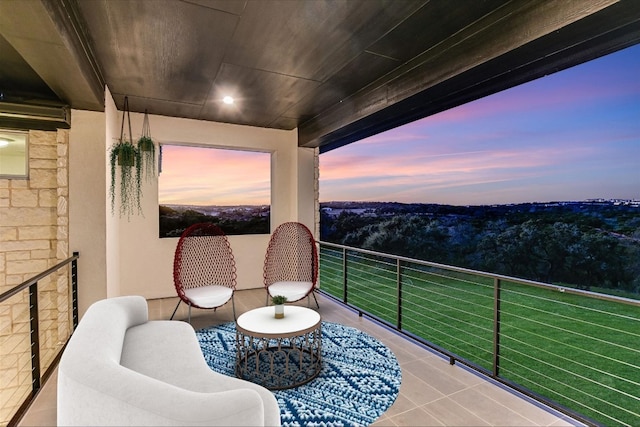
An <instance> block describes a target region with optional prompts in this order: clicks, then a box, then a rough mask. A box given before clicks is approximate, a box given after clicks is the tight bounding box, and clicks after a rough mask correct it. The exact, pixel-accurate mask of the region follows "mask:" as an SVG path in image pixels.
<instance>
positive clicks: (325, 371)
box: [196, 322, 402, 426]
mask: <svg viewBox="0 0 640 427" xmlns="http://www.w3.org/2000/svg"><path fill="white" fill-rule="evenodd" d="M196 334H197V335H198V341H199V342H200V347H201V348H202V352H203V353H204V357H205V359H206V360H207V364H208V365H209V366H210V367H211V369H213V370H214V371H216V372H219V373H221V374H225V375H229V376H235V375H234V368H235V358H236V347H235V345H236V344H235V338H236V335H235V334H236V328H235V323H225V324H222V325H218V326H215V327H212V328H208V329H202V330H200V331H197V332H196ZM322 363H323V365H322V370H321V372H320V374H319V375H318V377H317V378H315V379H314V380H312V381H310V382H309V383H307V384H305V385H302V386H300V387H296V388H291V389H287V390H275V391H273V394H274V395H275V396H276V399H277V400H278V404H279V405H280V418H281V420H282V425H283V426H328V425H330V426H366V425H369V424H371V423H372V422H374V421H375V420H376V419H377V418H378V417H379V416H380V415H382V413H384V412H385V411H386V410H387V409H388V408H389V407H390V406H391V405H392V404H393V402H394V401H395V400H396V397H397V396H398V391H399V389H400V382H401V379H402V373H401V371H400V365H398V361H397V359H396V357H395V355H394V354H393V353H392V352H391V350H389V349H388V348H387V347H386V346H385V345H384V344H382V343H381V342H380V341H378V340H377V339H375V338H373V337H372V336H370V335H368V334H365V333H364V332H362V331H360V330H358V329H355V328H351V327H349V326H344V325H340V324H337V323H330V322H322Z"/></svg>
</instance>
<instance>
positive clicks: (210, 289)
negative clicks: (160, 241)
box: [171, 223, 237, 323]
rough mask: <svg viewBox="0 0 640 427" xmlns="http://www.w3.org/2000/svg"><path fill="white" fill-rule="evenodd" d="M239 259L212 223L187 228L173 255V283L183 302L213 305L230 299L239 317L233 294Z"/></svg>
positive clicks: (199, 306) (199, 305) (215, 305)
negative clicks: (236, 259)
mask: <svg viewBox="0 0 640 427" xmlns="http://www.w3.org/2000/svg"><path fill="white" fill-rule="evenodd" d="M236 277H237V276H236V263H235V260H234V258H233V252H232V251H231V246H230V245H229V241H228V239H227V236H226V235H225V234H224V232H223V231H222V230H221V229H220V227H218V226H217V225H215V224H213V223H198V224H194V225H192V226H190V227H189V228H187V229H186V230H185V231H184V232H183V233H182V235H181V236H180V240H178V245H177V246H176V251H175V256H174V259H173V283H174V285H175V287H176V292H177V293H178V296H179V297H180V301H178V305H176V308H175V310H173V314H172V315H171V319H173V316H174V315H175V314H176V311H177V310H178V306H180V303H181V302H185V303H186V304H187V305H188V306H189V323H191V307H196V308H204V309H213V310H214V311H215V310H216V309H217V308H218V307H221V306H223V305H225V304H226V303H227V302H229V300H231V304H232V308H233V318H234V319H235V318H236V307H235V301H234V299H233V295H234V292H235V289H236Z"/></svg>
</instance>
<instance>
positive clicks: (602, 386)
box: [320, 247, 640, 425]
mask: <svg viewBox="0 0 640 427" xmlns="http://www.w3.org/2000/svg"><path fill="white" fill-rule="evenodd" d="M400 276H401V283H402V287H401V289H402V296H401V303H402V304H401V307H402V325H401V327H402V329H404V330H406V331H408V332H411V333H413V334H415V335H417V336H420V337H422V338H424V339H425V340H427V341H429V342H431V343H433V344H436V345H438V346H440V347H442V348H444V349H446V350H447V351H449V352H451V353H454V354H456V355H458V356H459V357H462V358H464V359H466V360H467V361H469V362H471V363H473V364H475V365H477V366H480V367H482V368H484V369H486V370H489V371H491V370H492V369H493V334H494V281H493V279H492V278H486V277H481V276H478V275H472V274H463V273H455V272H452V271H447V270H444V269H436V268H428V267H424V266H420V265H418V264H411V265H406V264H402V267H401V275H400ZM347 278H348V288H347V302H348V303H349V304H352V305H354V306H356V307H359V308H360V309H362V310H363V311H366V312H367V313H370V314H372V315H375V316H377V317H379V318H381V319H383V320H385V321H387V322H389V323H391V324H393V325H397V318H398V309H397V308H398V302H399V299H398V286H397V282H398V273H397V264H396V260H395V259H392V258H390V257H373V256H371V255H364V254H362V253H358V252H355V251H349V254H348V262H347ZM320 283H321V285H320V286H321V289H322V290H323V291H325V292H328V293H330V294H332V295H334V296H336V297H337V298H339V299H343V298H344V290H343V273H342V251H340V250H334V249H332V248H327V247H323V248H322V250H321V262H320ZM499 361H500V363H499V375H500V377H502V378H504V379H506V380H509V381H512V382H515V383H517V384H519V385H521V386H523V387H525V388H527V389H529V390H531V391H534V392H536V393H538V394H540V395H542V396H545V397H546V398H548V399H550V400H553V401H556V402H558V403H560V404H561V405H563V406H565V407H567V408H570V409H572V410H574V411H576V412H579V413H581V414H584V415H586V416H587V417H590V418H592V419H593V420H596V421H597V422H599V423H602V424H605V425H624V424H628V425H640V307H638V306H633V305H627V304H621V303H617V302H611V301H605V300H601V299H596V298H590V297H585V296H582V295H574V294H570V293H568V292H567V293H563V292H559V291H557V290H551V289H544V288H538V287H534V286H528V285H521V284H515V283H504V282H502V284H501V305H500V349H499Z"/></svg>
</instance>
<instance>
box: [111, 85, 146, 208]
mask: <svg viewBox="0 0 640 427" xmlns="http://www.w3.org/2000/svg"><path fill="white" fill-rule="evenodd" d="M125 119H126V121H127V124H128V127H129V138H128V139H127V138H126V137H125V127H124V124H125ZM132 140H133V134H132V132H131V114H130V112H129V98H128V97H127V96H125V97H124V108H123V110H122V124H121V126H120V139H119V140H118V142H117V143H116V144H114V145H113V146H112V147H111V153H110V161H111V188H110V195H111V210H112V211H113V210H114V205H115V187H116V174H117V171H118V170H119V171H120V185H119V190H120V209H119V210H120V216H122V215H123V214H125V215H127V217H128V216H129V215H131V214H136V213H137V214H141V213H142V207H141V205H140V199H141V193H142V192H141V188H140V178H141V169H142V159H141V156H140V150H139V149H138V148H137V147H136V146H135V145H134V144H133V141H132ZM116 166H118V167H116ZM133 168H135V176H134V174H133Z"/></svg>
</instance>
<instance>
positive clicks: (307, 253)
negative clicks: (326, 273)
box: [263, 222, 320, 308]
mask: <svg viewBox="0 0 640 427" xmlns="http://www.w3.org/2000/svg"><path fill="white" fill-rule="evenodd" d="M263 276H264V287H265V290H266V291H267V305H269V298H270V297H273V296H276V295H282V296H285V297H286V298H287V302H296V301H300V300H301V299H303V298H305V297H306V298H307V305H309V306H310V305H311V295H313V298H314V299H315V301H316V306H317V307H318V308H320V305H319V304H318V299H317V298H316V295H315V293H314V291H315V289H316V285H317V281H318V250H317V248H316V242H315V239H314V238H313V234H311V231H310V230H309V229H308V228H307V227H306V226H305V225H304V224H301V223H299V222H285V223H283V224H280V225H279V226H278V228H276V230H275V231H274V232H273V233H272V234H271V238H270V239H269V246H268V247H267V254H266V256H265V260H264V274H263Z"/></svg>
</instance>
